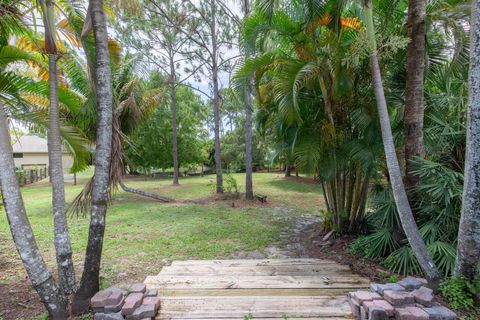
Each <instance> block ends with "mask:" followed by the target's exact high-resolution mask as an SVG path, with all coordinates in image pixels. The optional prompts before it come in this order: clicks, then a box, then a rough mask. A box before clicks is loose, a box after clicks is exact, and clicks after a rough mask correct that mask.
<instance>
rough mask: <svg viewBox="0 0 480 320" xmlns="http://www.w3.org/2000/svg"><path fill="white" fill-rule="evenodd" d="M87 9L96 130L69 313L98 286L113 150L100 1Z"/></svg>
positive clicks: (80, 309)
mask: <svg viewBox="0 0 480 320" xmlns="http://www.w3.org/2000/svg"><path fill="white" fill-rule="evenodd" d="M90 8H91V14H92V25H93V34H94V38H95V53H96V58H97V62H96V65H97V68H96V74H95V81H96V87H97V105H98V106H97V110H98V127H97V138H96V150H95V178H94V181H93V192H92V207H91V210H90V227H89V233H88V244H87V249H86V254H85V263H84V269H83V274H82V280H81V282H80V288H79V289H78V291H77V292H76V294H75V297H74V301H73V304H72V312H74V313H75V314H79V313H84V312H86V311H88V308H89V305H90V298H92V297H93V295H94V294H95V293H96V292H97V291H98V290H99V287H100V284H99V274H100V262H101V257H102V247H103V236H104V233H105V215H106V211H107V204H108V185H109V175H110V165H111V149H112V117H113V112H112V105H113V97H112V82H111V81H112V80H111V70H110V55H109V51H108V42H107V37H108V33H107V24H106V20H105V13H104V11H103V1H102V0H90Z"/></svg>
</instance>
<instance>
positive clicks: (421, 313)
mask: <svg viewBox="0 0 480 320" xmlns="http://www.w3.org/2000/svg"><path fill="white" fill-rule="evenodd" d="M405 309H407V310H408V312H410V314H412V315H413V318H412V320H428V319H429V316H428V313H426V312H425V310H423V309H422V308H418V307H406V308H405Z"/></svg>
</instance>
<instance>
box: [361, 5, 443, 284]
mask: <svg viewBox="0 0 480 320" xmlns="http://www.w3.org/2000/svg"><path fill="white" fill-rule="evenodd" d="M363 4H364V19H365V24H366V28H367V41H368V43H367V46H368V47H367V49H368V52H369V56H370V68H371V72H372V78H373V90H374V93H375V99H376V101H377V109H378V114H379V118H380V126H381V131H382V139H383V145H384V149H385V156H386V160H387V167H388V174H389V177H390V183H391V185H392V189H393V195H394V198H395V203H396V206H397V210H398V215H399V217H400V221H401V223H402V227H403V230H404V232H405V234H406V236H407V239H408V242H409V243H410V246H411V247H412V250H413V252H414V254H415V256H416V257H417V260H418V262H419V264H420V267H421V268H422V270H423V272H424V273H425V275H426V277H427V278H428V281H429V283H430V285H431V286H432V287H433V288H435V289H436V288H437V287H438V284H439V281H440V273H439V272H438V269H437V267H436V266H435V263H434V262H433V260H432V258H431V257H430V255H429V253H428V250H427V247H426V246H425V242H424V241H423V239H422V236H421V235H420V232H419V231H418V227H417V224H416V222H415V219H414V217H413V213H412V209H411V208H410V204H409V202H408V198H407V193H406V191H405V186H404V184H403V180H402V173H401V171H400V166H399V163H398V158H397V154H396V152H395V145H394V142H393V135H392V127H391V124H390V117H389V115H388V109H387V102H386V99H385V93H384V91H383V83H382V76H381V73H380V65H379V63H378V56H377V43H376V38H375V27H374V24H373V5H372V1H371V0H364V2H363Z"/></svg>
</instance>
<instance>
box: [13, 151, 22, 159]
mask: <svg viewBox="0 0 480 320" xmlns="http://www.w3.org/2000/svg"><path fill="white" fill-rule="evenodd" d="M13 157H14V158H23V153H17V152H15V153H14V154H13Z"/></svg>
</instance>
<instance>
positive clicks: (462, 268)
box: [454, 1, 480, 281]
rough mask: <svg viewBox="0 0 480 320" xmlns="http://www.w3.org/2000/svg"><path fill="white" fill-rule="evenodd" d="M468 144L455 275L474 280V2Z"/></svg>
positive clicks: (477, 217)
mask: <svg viewBox="0 0 480 320" xmlns="http://www.w3.org/2000/svg"><path fill="white" fill-rule="evenodd" d="M470 28H471V29H470V48H471V49H470V72H469V79H468V84H469V94H468V111H467V114H468V120H467V147H466V152H465V154H466V159H465V182H464V189H463V201H462V215H461V219H460V227H459V231H458V246H457V259H456V261H455V271H454V274H455V275H463V276H465V277H466V278H467V279H469V280H470V281H473V280H474V279H475V277H476V276H477V275H478V271H479V266H478V257H479V255H480V152H479V150H480V79H479V77H480V3H479V2H478V1H473V2H472V16H471V20H470Z"/></svg>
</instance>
